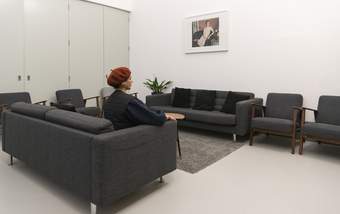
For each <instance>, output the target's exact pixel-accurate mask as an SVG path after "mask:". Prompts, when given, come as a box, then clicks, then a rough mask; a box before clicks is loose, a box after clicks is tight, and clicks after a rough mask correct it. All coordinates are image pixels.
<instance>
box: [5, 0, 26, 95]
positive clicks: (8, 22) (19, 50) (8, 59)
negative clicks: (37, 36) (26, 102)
mask: <svg viewBox="0 0 340 214" xmlns="http://www.w3.org/2000/svg"><path fill="white" fill-rule="evenodd" d="M0 29H1V30H0V93H2V92H14V91H23V90H24V81H23V75H24V70H23V65H24V43H23V41H24V38H23V35H24V34H23V31H24V1H23V0H0Z"/></svg>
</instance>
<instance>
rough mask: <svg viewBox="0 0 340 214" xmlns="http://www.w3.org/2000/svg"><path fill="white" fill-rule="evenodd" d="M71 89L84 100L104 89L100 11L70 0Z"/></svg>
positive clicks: (92, 5)
mask: <svg viewBox="0 0 340 214" xmlns="http://www.w3.org/2000/svg"><path fill="white" fill-rule="evenodd" d="M70 40H71V46H70V75H71V81H70V87H71V88H81V89H82V91H83V95H84V96H85V97H88V96H94V95H98V94H99V90H100V88H102V87H103V84H102V83H103V7H102V6H100V5H96V4H91V3H87V2H83V1H78V0H70Z"/></svg>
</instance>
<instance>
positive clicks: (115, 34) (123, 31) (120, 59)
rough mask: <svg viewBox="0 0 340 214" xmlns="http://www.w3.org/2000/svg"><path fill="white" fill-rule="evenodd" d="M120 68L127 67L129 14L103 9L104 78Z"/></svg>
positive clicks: (108, 8)
mask: <svg viewBox="0 0 340 214" xmlns="http://www.w3.org/2000/svg"><path fill="white" fill-rule="evenodd" d="M120 66H129V13H128V12H126V11H122V10H118V9H114V8H110V7H104V77H105V75H106V74H107V73H109V72H110V69H112V68H116V67H120ZM104 85H106V78H104Z"/></svg>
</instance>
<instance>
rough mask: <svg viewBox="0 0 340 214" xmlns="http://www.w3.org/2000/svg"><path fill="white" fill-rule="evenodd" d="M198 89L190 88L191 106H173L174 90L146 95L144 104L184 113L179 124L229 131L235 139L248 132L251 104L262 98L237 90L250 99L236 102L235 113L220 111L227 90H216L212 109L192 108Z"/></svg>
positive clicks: (258, 102) (166, 110)
mask: <svg viewBox="0 0 340 214" xmlns="http://www.w3.org/2000/svg"><path fill="white" fill-rule="evenodd" d="M198 90H199V89H191V97H190V106H191V108H178V107H173V106H172V102H173V97H174V90H173V91H172V92H171V93H167V94H160V95H149V96H146V104H147V105H148V106H150V107H151V108H152V109H155V110H161V111H164V112H175V113H181V114H184V115H185V120H179V121H178V125H179V126H186V127H193V128H200V129H206V130H212V131H218V132H223V133H231V134H233V136H234V140H236V135H241V136H244V135H246V134H248V133H249V127H250V117H251V107H252V104H253V103H255V104H259V105H262V103H263V100H262V99H260V98H254V94H253V93H249V92H238V93H241V94H244V95H249V96H250V97H251V99H249V100H245V101H240V102H238V103H237V104H236V114H226V113H224V112H220V110H221V109H222V106H223V104H224V103H225V100H226V98H227V96H228V93H229V92H228V91H216V100H215V107H214V110H213V111H202V110H195V109H192V107H193V106H194V103H195V98H196V93H197V91H198Z"/></svg>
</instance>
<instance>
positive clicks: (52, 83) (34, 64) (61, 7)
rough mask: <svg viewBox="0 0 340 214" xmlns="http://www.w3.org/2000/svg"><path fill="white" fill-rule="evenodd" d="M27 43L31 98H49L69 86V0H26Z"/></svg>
mask: <svg viewBox="0 0 340 214" xmlns="http://www.w3.org/2000/svg"><path fill="white" fill-rule="evenodd" d="M25 44H26V47H25V70H26V90H27V91H29V92H30V93H31V97H32V100H42V99H50V98H52V97H54V96H55V91H56V90H57V89H65V88H67V87H68V1H67V0H25ZM28 78H30V80H28Z"/></svg>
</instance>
